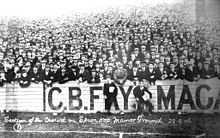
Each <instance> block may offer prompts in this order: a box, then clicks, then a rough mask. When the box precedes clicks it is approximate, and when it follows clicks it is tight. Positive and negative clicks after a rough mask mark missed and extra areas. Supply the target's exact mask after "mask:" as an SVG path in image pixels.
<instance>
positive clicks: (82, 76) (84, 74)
mask: <svg viewBox="0 0 220 138" xmlns="http://www.w3.org/2000/svg"><path fill="white" fill-rule="evenodd" d="M79 68H80V69H79V73H78V75H77V80H79V82H85V81H87V80H88V78H89V75H90V73H89V71H88V70H86V69H85V66H84V65H83V64H80V65H79Z"/></svg>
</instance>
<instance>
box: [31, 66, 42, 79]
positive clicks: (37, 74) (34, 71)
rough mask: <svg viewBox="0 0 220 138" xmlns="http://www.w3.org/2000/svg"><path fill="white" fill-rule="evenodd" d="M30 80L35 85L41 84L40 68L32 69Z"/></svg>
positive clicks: (34, 67)
mask: <svg viewBox="0 0 220 138" xmlns="http://www.w3.org/2000/svg"><path fill="white" fill-rule="evenodd" d="M30 79H31V82H33V83H39V82H40V79H41V74H40V72H39V71H38V66H37V65H34V66H33V68H32V69H31V73H30Z"/></svg>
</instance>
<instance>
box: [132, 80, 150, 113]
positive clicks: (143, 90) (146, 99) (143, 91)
mask: <svg viewBox="0 0 220 138" xmlns="http://www.w3.org/2000/svg"><path fill="white" fill-rule="evenodd" d="M133 94H134V97H135V99H136V101H137V103H138V106H137V112H138V113H139V114H143V112H144V109H145V107H148V108H149V115H151V114H152V109H153V105H152V103H151V102H150V99H151V98H152V93H151V92H150V91H149V90H148V88H147V87H145V86H144V82H143V80H140V82H139V86H136V87H135V88H134V90H133Z"/></svg>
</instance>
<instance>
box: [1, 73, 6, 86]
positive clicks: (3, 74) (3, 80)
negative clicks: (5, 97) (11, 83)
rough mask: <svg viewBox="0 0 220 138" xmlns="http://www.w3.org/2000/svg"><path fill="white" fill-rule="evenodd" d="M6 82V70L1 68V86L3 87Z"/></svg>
mask: <svg viewBox="0 0 220 138" xmlns="http://www.w3.org/2000/svg"><path fill="white" fill-rule="evenodd" d="M5 82H6V79H5V72H4V70H0V87H2V86H3V85H4V83H5Z"/></svg>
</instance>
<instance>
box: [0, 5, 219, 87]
mask: <svg viewBox="0 0 220 138" xmlns="http://www.w3.org/2000/svg"><path fill="white" fill-rule="evenodd" d="M184 8H185V7H184V5H176V6H175V5H174V6H172V7H169V5H166V4H163V5H159V6H156V7H150V8H146V7H144V6H143V7H138V10H137V9H135V8H134V9H133V10H131V11H129V12H128V11H126V12H122V11H118V10H110V11H107V12H103V13H96V14H90V15H87V16H86V15H84V16H68V17H63V18H61V17H59V18H56V19H49V18H41V19H38V20H26V19H18V18H13V19H8V20H7V22H6V21H2V23H1V25H0V60H1V61H2V62H1V63H0V85H1V86H3V85H4V83H14V82H16V81H17V82H19V84H20V86H21V87H28V86H29V85H30V84H31V83H41V82H42V83H45V84H46V85H47V86H52V84H53V83H55V82H58V83H60V84H63V83H66V82H68V81H79V82H88V83H99V82H101V81H102V80H105V79H106V76H110V77H111V79H112V80H114V81H115V82H116V83H118V84H119V85H123V84H124V83H125V82H126V81H127V80H130V81H140V80H143V79H144V80H148V81H149V82H150V83H151V84H152V85H154V84H155V81H157V80H175V79H185V80H188V81H191V82H192V81H197V80H199V79H210V78H215V77H217V78H218V79H220V63H219V61H220V60H219V55H220V50H219V44H220V43H219V41H218V40H219V37H220V25H219V21H218V22H217V21H209V20H207V18H198V19H197V20H193V19H191V18H190V17H189V15H187V14H186V13H185V12H184V11H187V10H185V9H184ZM142 9H143V10H142ZM146 9H147V10H146ZM183 9H184V10H183ZM204 19H206V20H204Z"/></svg>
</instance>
